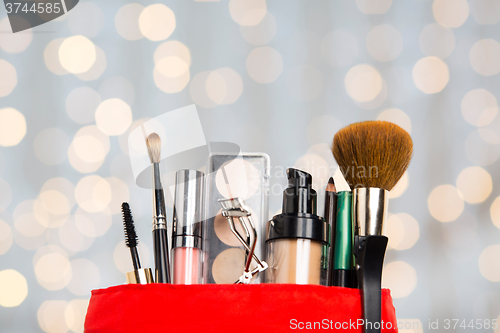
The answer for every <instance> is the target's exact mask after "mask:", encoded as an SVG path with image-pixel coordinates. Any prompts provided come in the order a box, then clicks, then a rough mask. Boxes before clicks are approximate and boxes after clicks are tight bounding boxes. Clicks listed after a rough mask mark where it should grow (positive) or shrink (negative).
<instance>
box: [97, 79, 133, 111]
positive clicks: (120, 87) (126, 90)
mask: <svg viewBox="0 0 500 333" xmlns="http://www.w3.org/2000/svg"><path fill="white" fill-rule="evenodd" d="M99 95H100V96H101V98H102V99H103V100H105V99H110V98H119V99H121V100H122V101H124V102H125V103H127V104H128V105H132V104H133V103H134V101H135V89H134V85H133V84H132V83H131V82H130V81H129V80H127V79H125V78H123V77H120V76H115V77H111V78H109V79H106V81H104V82H103V83H102V84H101V86H100V87H99Z"/></svg>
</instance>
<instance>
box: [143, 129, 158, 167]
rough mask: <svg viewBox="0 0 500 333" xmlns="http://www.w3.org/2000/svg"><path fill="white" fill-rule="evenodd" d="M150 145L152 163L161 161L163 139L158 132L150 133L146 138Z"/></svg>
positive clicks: (149, 152) (149, 151)
mask: <svg viewBox="0 0 500 333" xmlns="http://www.w3.org/2000/svg"><path fill="white" fill-rule="evenodd" d="M146 144H147V146H148V154H149V159H150V160H151V163H160V159H161V139H160V136H159V135H158V134H156V133H151V134H149V135H148V138H147V140H146Z"/></svg>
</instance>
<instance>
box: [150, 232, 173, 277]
mask: <svg viewBox="0 0 500 333" xmlns="http://www.w3.org/2000/svg"><path fill="white" fill-rule="evenodd" d="M153 247H154V255H155V267H156V278H155V282H156V283H170V265H169V262H168V261H169V260H168V235H167V229H164V228H162V229H155V230H153Z"/></svg>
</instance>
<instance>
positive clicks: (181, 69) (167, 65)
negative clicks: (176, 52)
mask: <svg viewBox="0 0 500 333" xmlns="http://www.w3.org/2000/svg"><path fill="white" fill-rule="evenodd" d="M155 69H156V70H157V71H158V72H159V73H160V74H162V75H163V76H166V77H168V78H175V77H179V76H182V75H183V74H184V73H186V72H187V71H188V70H189V65H188V64H187V63H186V62H185V61H184V60H183V59H181V58H179V57H176V56H169V57H165V58H163V59H161V60H160V61H158V62H157V63H156V67H155Z"/></svg>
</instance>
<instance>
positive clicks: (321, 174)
mask: <svg viewBox="0 0 500 333" xmlns="http://www.w3.org/2000/svg"><path fill="white" fill-rule="evenodd" d="M293 167H294V168H297V169H300V170H303V171H305V172H308V173H310V174H311V176H312V179H313V188H315V189H320V188H323V186H325V184H326V183H327V182H328V179H329V178H330V175H331V172H330V165H328V163H327V162H326V161H325V160H324V159H323V158H321V157H320V156H318V155H316V154H306V155H303V156H301V157H300V158H299V159H298V160H297V161H296V162H295V163H294V166H293Z"/></svg>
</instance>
